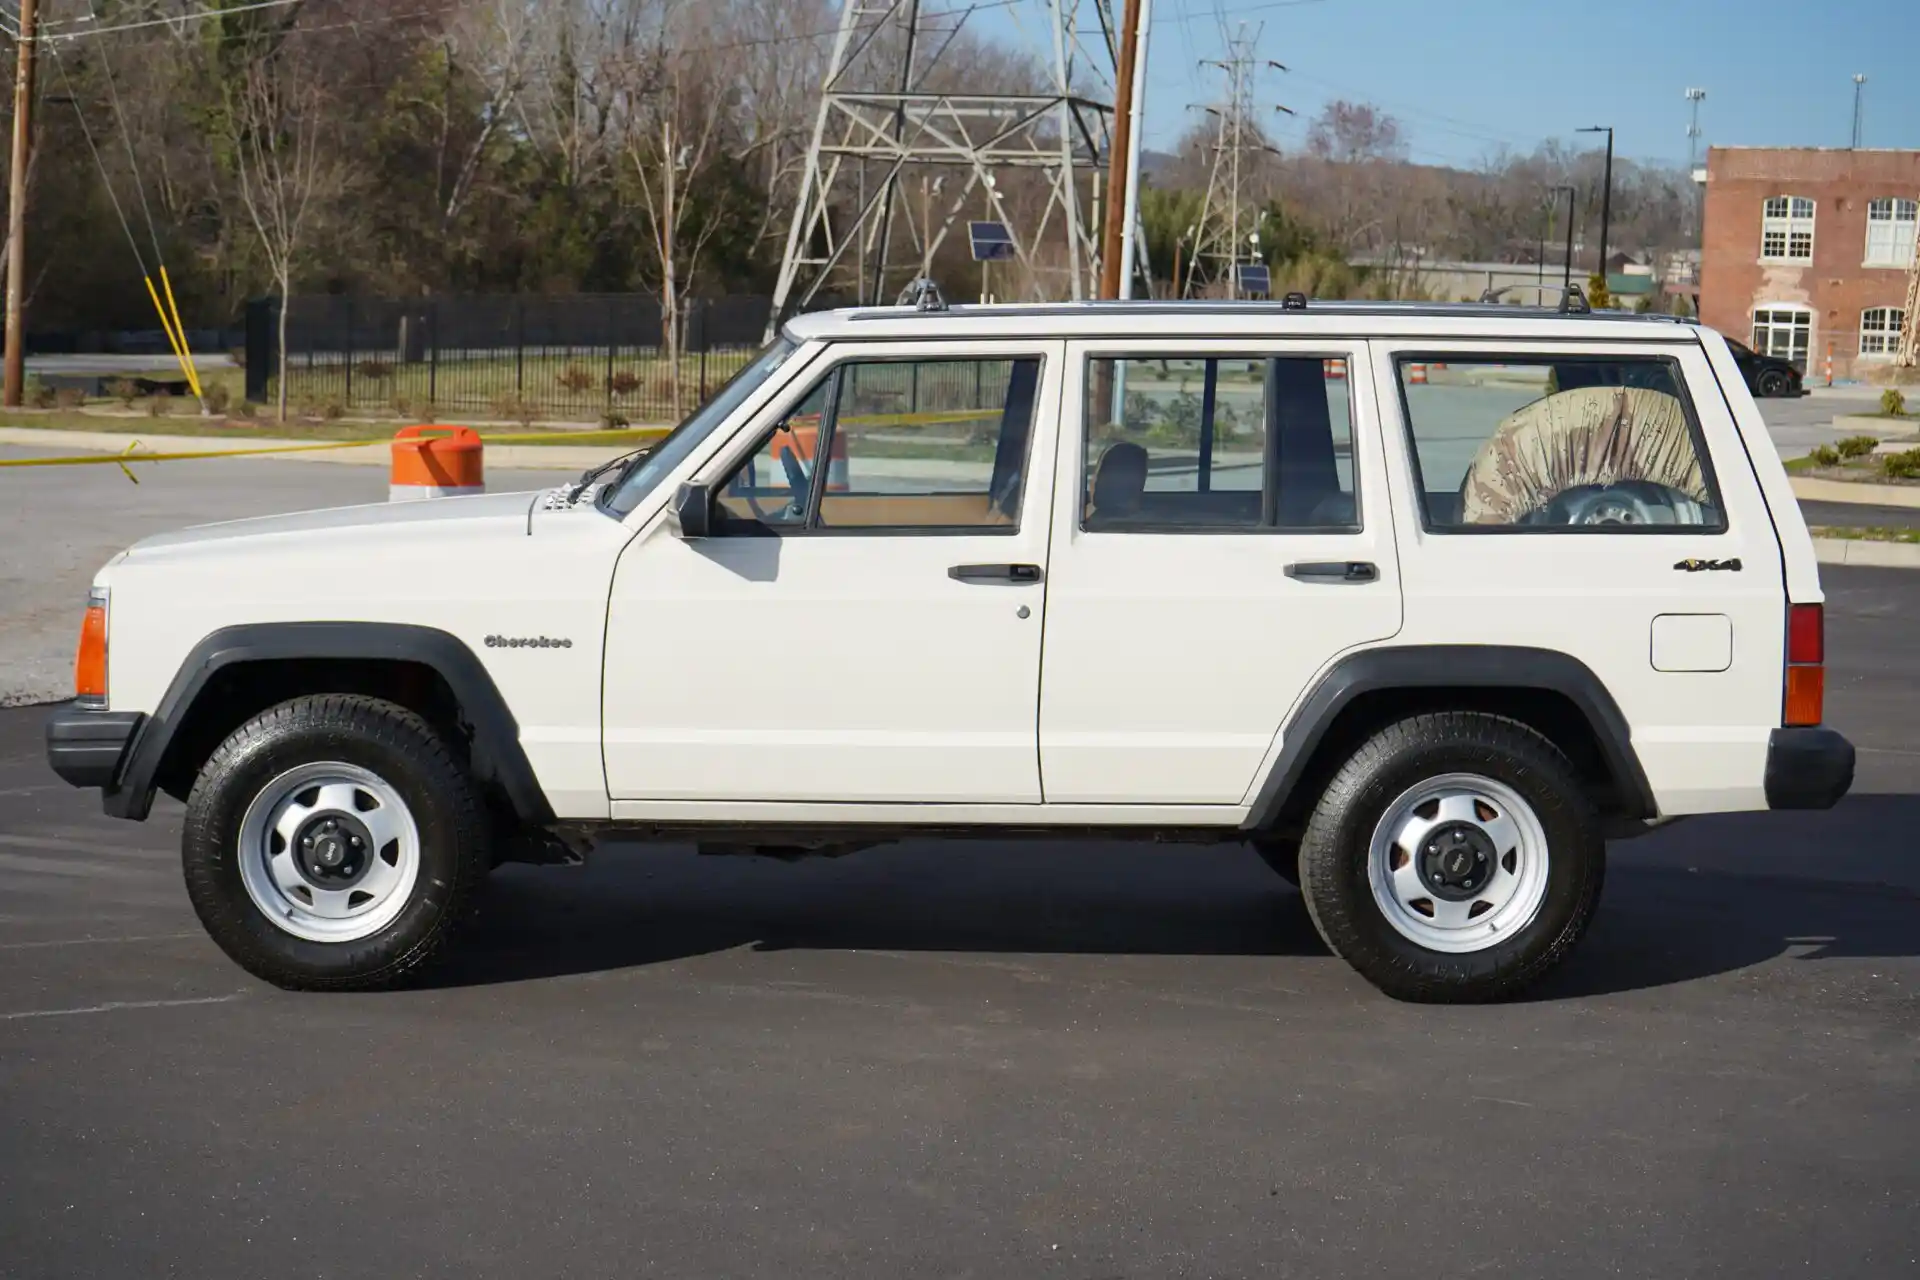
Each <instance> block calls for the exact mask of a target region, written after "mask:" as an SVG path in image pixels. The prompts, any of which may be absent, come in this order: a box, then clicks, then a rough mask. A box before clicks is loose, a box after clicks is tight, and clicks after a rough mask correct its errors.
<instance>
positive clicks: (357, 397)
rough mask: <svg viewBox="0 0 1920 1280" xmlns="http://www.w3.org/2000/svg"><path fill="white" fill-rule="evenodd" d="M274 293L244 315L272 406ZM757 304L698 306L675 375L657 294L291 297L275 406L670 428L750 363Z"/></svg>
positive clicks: (756, 336)
mask: <svg viewBox="0 0 1920 1280" xmlns="http://www.w3.org/2000/svg"><path fill="white" fill-rule="evenodd" d="M278 307H279V302H278V300H277V299H263V300H261V301H258V302H254V303H251V304H249V306H248V309H247V359H246V364H247V398H248V399H249V400H254V401H257V402H260V403H270V402H274V401H275V400H277V398H278V395H279V388H278V387H277V386H276V385H275V380H276V377H277V372H278V367H279V366H278V359H277V349H276V342H277V339H278V324H279V316H278ZM769 307H770V303H769V300H768V299H766V298H759V297H730V298H712V299H698V300H695V301H694V302H692V303H690V304H689V309H688V313H687V314H686V315H685V316H684V317H683V319H682V329H683V332H684V334H685V339H684V342H683V349H682V352H681V355H680V360H679V367H678V387H677V395H676V386H675V381H676V379H675V368H674V364H673V362H672V361H670V360H669V359H668V357H667V354H666V351H665V330H664V328H663V326H662V324H661V317H660V304H659V302H658V300H656V299H653V298H649V297H644V296H638V295H633V294H578V295H571V296H564V297H512V296H508V297H499V296H486V297H437V298H417V299H404V298H359V297H348V296H329V297H305V298H294V299H293V300H292V302H291V303H290V304H289V306H288V310H287V354H288V361H287V399H288V403H289V404H290V405H292V406H293V407H294V408H295V409H297V410H299V411H302V412H305V413H310V414H314V415H321V416H336V417H337V416H341V415H353V416H363V415H378V416H394V417H403V418H405V417H416V418H427V417H452V416H462V417H468V418H486V419H495V420H501V421H510V422H511V421H527V422H533V421H550V422H596V421H601V422H610V423H614V424H619V423H628V424H633V425H639V424H642V423H652V422H664V421H671V420H672V419H674V418H676V417H677V416H679V415H680V414H682V413H684V412H686V411H687V410H689V409H691V408H693V407H694V406H696V405H698V404H699V403H701V401H703V400H704V399H705V398H706V397H707V396H708V395H709V394H710V393H711V392H712V391H713V390H714V389H715V388H716V387H718V386H719V385H720V384H721V383H722V382H725V381H726V380H727V379H728V378H730V377H732V376H733V374H734V373H735V372H736V371H738V370H739V369H740V367H741V366H742V365H744V364H746V363H747V362H748V361H749V360H751V359H752V357H753V354H754V352H756V351H757V350H758V349H759V347H760V342H761V338H762V336H763V334H764V331H765V329H766V323H767V315H768V311H769Z"/></svg>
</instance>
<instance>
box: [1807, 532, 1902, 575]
mask: <svg viewBox="0 0 1920 1280" xmlns="http://www.w3.org/2000/svg"><path fill="white" fill-rule="evenodd" d="M1813 554H1814V557H1815V558H1816V559H1818V560H1819V561H1820V563H1821V564H1853V565H1872V566H1874V567H1876V568H1881V569H1920V543H1916V542H1869V541H1867V540H1866V539H1864V538H1815V539H1814V540H1813Z"/></svg>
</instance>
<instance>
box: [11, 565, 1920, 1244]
mask: <svg viewBox="0 0 1920 1280" xmlns="http://www.w3.org/2000/svg"><path fill="white" fill-rule="evenodd" d="M1825 576H1826V581H1827V583H1828V587H1829V590H1830V592H1831V601H1830V605H1829V609H1830V648H1831V653H1832V659H1831V661H1832V676H1831V678H1832V684H1833V687H1832V693H1831V696H1830V704H1829V705H1830V708H1831V712H1832V718H1833V720H1834V721H1835V722H1836V723H1837V724H1838V725H1839V726H1840V727H1842V728H1843V729H1845V730H1846V731H1847V732H1848V733H1850V734H1851V735H1852V736H1853V737H1854V739H1855V740H1856V742H1858V743H1859V744H1860V746H1861V747H1862V754H1861V768H1860V777H1859V781H1858V784H1857V786H1856V794H1855V795H1854V796H1852V797H1850V798H1849V799H1848V800H1847V801H1845V802H1844V803H1843V804H1842V806H1841V807H1840V808H1839V809H1837V810H1835V811H1834V812H1832V813H1828V814H1813V815H1780V816H1777V817H1774V816H1768V815H1745V816H1739V817H1730V818H1719V819H1697V820H1694V821H1691V822H1687V823H1682V824H1679V825H1677V826H1675V827H1673V828H1670V829H1668V830H1667V831H1664V832H1662V833H1660V834H1657V835H1655V836H1652V837H1649V838H1646V839H1644V840H1641V841H1636V842H1632V843H1627V844H1621V845H1618V846H1616V847H1615V855H1614V859H1613V864H1612V870H1611V873H1610V879H1609V884H1608V889H1607V898H1606V902H1605V905H1604V907H1603V909H1602V912H1601V915H1600V917H1599V920H1598V922H1597V924H1596V926H1595V928H1594V930H1593V933H1592V934H1591V935H1590V937H1589V938H1588V940H1587V942H1586V944H1585V945H1584V946H1583V948H1582V949H1581V950H1580V951H1579V952H1578V953H1577V955H1576V956H1575V958H1574V960H1573V961H1572V963H1571V964H1570V965H1569V966H1568V967H1567V968H1566V969H1565V970H1563V971H1562V972H1561V973H1560V974H1559V975H1558V976H1557V977H1556V978H1555V979H1554V980H1553V981H1552V982H1551V984H1550V985H1549V986H1547V987H1546V988H1544V989H1542V990H1541V991H1539V992H1538V993H1537V994H1536V995H1535V997H1534V998H1533V999H1531V1000H1529V1001H1526V1002H1523V1003H1518V1004H1513V1005H1508V1006H1503V1007H1492V1008H1469V1009H1433V1008H1417V1007H1410V1006H1402V1005H1395V1004H1392V1003H1389V1002H1387V1001H1386V1000H1384V999H1382V998H1381V997H1379V996H1377V995H1375V994H1374V993H1373V992H1372V991H1371V989H1369V988H1367V987H1365V986H1364V985H1363V984H1362V983H1361V982H1360V981H1359V979H1358V978H1356V977H1355V976H1354V975H1352V974H1351V973H1350V972H1349V971H1348V970H1347V969H1346V967H1345V966H1344V965H1342V964H1341V963H1340V962H1339V961H1337V960H1334V959H1333V958H1331V957H1330V956H1329V955H1328V954H1327V953H1326V952H1325V950H1324V949H1323V948H1322V947H1321V945H1320V943H1319V942H1318V940H1317V939H1316V938H1315V936H1314V934H1313V932H1312V929H1311V927H1310V925H1309V923H1308V921H1307V918H1306V914H1305V912H1304V910H1303V909H1302V907H1301V906H1300V903H1299V900H1298V898H1297V897H1296V896H1295V895H1294V893H1293V892H1292V891H1291V890H1290V889H1288V888H1287V887H1286V886H1285V885H1284V884H1282V883H1280V882H1279V881H1278V880H1276V879H1274V878H1273V877H1272V876H1271V875H1270V874H1269V873H1268V872H1267V871H1266V870H1265V869H1264V868H1263V867H1262V866H1261V865H1260V864H1259V863H1258V862H1257V860H1256V859H1255V858H1254V857H1253V856H1252V854H1251V853H1249V852H1247V851H1245V850H1242V849H1238V848H1212V849H1184V848H1138V847H1132V846H1114V845H1101V844H1045V843H1024V844H1017V843H1006V844H993V843H983V844H971V845H968V844H946V845H941V844H933V843H922V844H914V845H906V846H900V847H896V848H892V849H886V850H876V851H873V852H869V853H865V854H860V855H856V856H854V857H851V858H848V859H845V860H842V861H838V862H815V863H803V864H799V865H794V866H787V865H779V864H770V863H761V862H757V861H740V860H731V859H702V858H699V857H696V856H695V855H693V854H691V853H690V852H688V851H686V850H681V849H664V850H649V849H642V848H638V847H631V848H614V849H609V850H604V851H603V852H602V853H601V855H600V856H599V857H598V858H597V859H596V860H595V861H594V862H593V863H592V864H590V865H589V866H588V867H586V868H584V869H533V868H509V869H507V870H505V871H503V872H502V873H500V874H499V875H498V876H497V877H496V879H495V881H494V883H493V884H492V885H491V886H490V889H489V893H488V895H487V899H486V903H485V907H484V911H483V914H482V916H481V919H480V922H479V924H478V926H477V928H476V930H475V932H474V933H473V935H472V936H471V937H470V939H469V944H468V946H467V948H466V950H465V951H464V952H463V953H462V954H461V955H460V956H459V957H458V959H457V960H456V962H455V963H454V964H453V965H452V966H451V967H450V968H448V969H446V970H444V971H443V972H442V973H441V975H440V977H439V980H438V981H437V983H436V984H435V985H432V986H429V987H426V988H423V989H418V990H411V991H405V992H400V993H395V994H383V995H352V996H293V995H286V994H282V993H280V992H277V991H274V990H272V989H269V988H266V987H264V986H262V985H260V984H258V983H256V982H254V981H252V980H251V979H249V978H247V977H246V976H245V975H244V974H242V973H241V972H240V971H239V970H237V969H235V968H234V967H233V966H231V965H230V964H229V963H228V962H227V961H226V960H225V959H224V958H223V957H222V956H220V955H219V954H218V953H217V952H216V951H215V950H214V948H213V946H212V944H211V943H210V942H208V941H207V940H206V938H205V937H204V936H203V935H202V934H201V932H200V930H199V928H198V925H197V924H196V922H195V920H194V918H193V916H192V913H191V911H190V910H189V908H188V906H187V903H186V898H185V894H184V891H183V890H182V888H181V885H180V880H179V872H178V869H177V863H176V861H175V853H174V848H175V841H176V839H177V836H178V829H179V812H180V811H179V807H178V806H177V805H173V804H171V803H170V802H167V803H163V805H162V807H161V808H160V810H159V811H158V813H157V815H156V817H155V819H154V820H153V821H151V822H150V823H148V824H146V825H144V826H137V825H129V824H125V823H119V822H114V821H112V820H109V819H106V818H104V817H102V816H100V814H99V812H98V809H97V802H96V801H95V800H94V799H93V798H92V797H90V796H88V795H85V794H82V793H79V792H75V791H71V790H69V789H67V788H66V787H65V786H63V785H62V784H61V783H60V782H59V781H58V780H57V779H55V778H54V777H53V776H52V775H51V774H50V773H49V772H48V771H47V769H46V766H45V765H44V763H43V762H42V757H41V746H40V741H39V725H40V715H41V713H40V712H38V711H36V710H33V709H25V708H23V709H15V710H9V711H0V1274H4V1275H6V1276H22V1277H26V1276H32V1277H53V1276H110V1275H112V1276H117V1275H129V1276H130V1275H175V1274H180V1275H192V1276H195V1277H230V1276H231V1277H254V1276H260V1275H269V1274H270V1275H275V1276H288V1277H299V1276H328V1277H355V1276H367V1277H383V1278H385V1277H393V1276H401V1275H456V1274H457V1275H462V1276H513V1277H522V1276H530V1275H583V1276H584V1275H616V1274H617V1275H623V1276H626V1275H663V1276H749V1275H753V1276H758V1275H766V1276H781V1277H799V1276H836V1277H840V1276H868V1275H871V1276H886V1277H899V1276H979V1277H1017V1276H1064V1277H1088V1278H1100V1277H1114V1276H1127V1277H1160V1276H1176V1275H1195V1276H1201V1275H1206V1276H1249V1277H1250V1276H1256V1275H1259V1276H1303V1277H1304V1276H1313V1277H1327V1276H1379V1275H1387V1274H1402V1275H1423V1276H1424V1275H1460V1274H1468V1273H1478V1272H1481V1271H1486V1272H1492V1273H1496V1274H1508V1275H1526V1276H1532V1275H1552V1276H1569V1277H1578V1276H1602V1275H1634V1276H1644V1275H1686V1276H1709V1275H1726V1276H1740V1277H1754V1276H1776V1275H1817V1276H1821V1277H1843V1276H1895V1275H1913V1274H1915V1271H1916V1268H1920V1232H1916V1230H1915V1218H1914V1205H1915V1204H1916V1203H1920V1159H1916V1158H1915V1155H1914V1152H1915V1150H1916V1148H1917V1147H1920V1112H1917V1110H1916V1108H1917V1107H1920V1066H1917V1065H1916V1051H1917V1050H1920V841H1916V839H1915V836H1914V832H1915V831H1916V830H1920V745H1916V742H1915V740H1914V738H1913V736H1912V733H1911V728H1910V727H1911V726H1912V725H1913V724H1914V723H1915V722H1916V720H1917V719H1920V656H1917V655H1916V653H1915V649H1914V646H1913V644H1912V636H1913V635H1914V633H1915V627H1916V625H1920V574H1913V573H1909V572H1902V571H1887V570H1867V569H1835V568H1829V569H1828V570H1827V571H1826V575H1825Z"/></svg>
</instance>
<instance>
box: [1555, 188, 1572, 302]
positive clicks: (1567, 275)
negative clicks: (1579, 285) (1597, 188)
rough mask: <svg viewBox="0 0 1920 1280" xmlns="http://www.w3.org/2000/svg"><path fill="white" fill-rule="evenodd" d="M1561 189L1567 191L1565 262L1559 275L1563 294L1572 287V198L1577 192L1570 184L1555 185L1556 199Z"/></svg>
mask: <svg viewBox="0 0 1920 1280" xmlns="http://www.w3.org/2000/svg"><path fill="white" fill-rule="evenodd" d="M1562 191H1564V192H1566V193H1567V263H1566V267H1565V269H1564V271H1563V272H1562V273H1561V276H1560V289H1561V291H1562V293H1563V294H1564V293H1565V291H1566V290H1568V289H1571V288H1572V287H1573V198H1574V196H1575V194H1577V193H1576V192H1575V191H1574V189H1573V187H1572V186H1571V185H1570V184H1568V185H1562V186H1558V187H1555V188H1554V189H1553V196H1554V199H1555V200H1556V201H1558V200H1559V198H1560V193H1561V192H1562Z"/></svg>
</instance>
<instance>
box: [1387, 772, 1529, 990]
mask: <svg viewBox="0 0 1920 1280" xmlns="http://www.w3.org/2000/svg"><path fill="white" fill-rule="evenodd" d="M1547 872H1548V852H1547V835H1546V831H1545V829H1544V828H1543V827H1542V825H1541V823H1540V819H1539V817H1538V816H1537V815H1536V814H1535V813H1534V811H1533V809H1532V808H1531V806H1529V805H1528V804H1527V802H1526V801H1525V800H1522V799H1521V798H1520V796H1519V794H1518V793H1517V792H1515V791H1514V790H1513V788H1511V787H1509V786H1507V785H1505V784H1504V783H1500V782H1495V781H1494V780H1493V779H1491V778H1483V777H1480V776H1478V775H1477V774H1470V773H1450V774H1445V775H1443V776H1440V777H1436V778H1430V779H1428V780H1426V781H1424V782H1421V783H1419V784H1418V785H1416V786H1413V787H1410V788H1408V789H1407V790H1406V791H1404V792H1402V793H1401V794H1400V796H1399V797H1398V798H1397V799H1395V800H1394V801H1393V802H1392V803H1391V804H1389V805H1388V806H1387V808H1386V810H1385V812H1384V813H1382V814H1381V816H1380V821H1379V823H1378V824H1376V825H1375V827H1374V830H1373V838H1372V840H1371V842H1370V844H1369V846H1368V850H1367V880H1368V882H1369V884H1370V885H1371V886H1372V889H1373V900H1374V903H1375V904H1376V905H1377V906H1378V907H1379V909H1380V914H1381V915H1382V916H1384V917H1385V918H1386V921H1387V923H1388V924H1389V925H1391V926H1392V928H1393V930H1394V932H1396V933H1398V934H1399V935H1400V936H1401V937H1403V938H1405V939H1407V941H1409V942H1412V943H1415V944H1417V945H1419V946H1422V947H1425V948H1427V949H1428V950H1430V951H1439V952H1445V953H1447V954H1451V955H1462V954H1467V953H1471V952H1475V951H1485V950H1487V949H1489V948H1491V947H1495V946H1498V945H1500V944H1501V943H1502V942H1504V941H1506V940H1507V939H1509V938H1511V937H1513V936H1514V935H1515V934H1516V933H1518V932H1519V931H1521V930H1523V929H1525V928H1526V927H1527V926H1528V925H1529V924H1531V923H1532V922H1533V919H1534V917H1535V916H1537V915H1538V914H1539V913H1540V905H1541V903H1542V902H1543V901H1544V900H1545V898H1546V895H1547V878H1548V876H1547Z"/></svg>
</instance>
